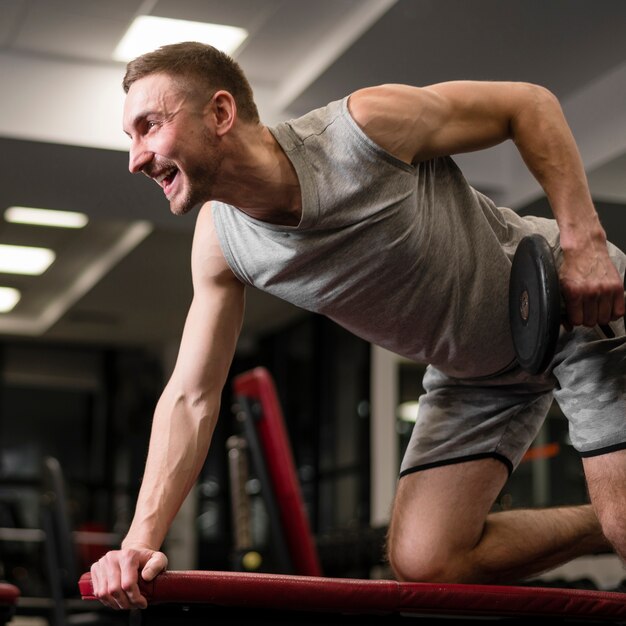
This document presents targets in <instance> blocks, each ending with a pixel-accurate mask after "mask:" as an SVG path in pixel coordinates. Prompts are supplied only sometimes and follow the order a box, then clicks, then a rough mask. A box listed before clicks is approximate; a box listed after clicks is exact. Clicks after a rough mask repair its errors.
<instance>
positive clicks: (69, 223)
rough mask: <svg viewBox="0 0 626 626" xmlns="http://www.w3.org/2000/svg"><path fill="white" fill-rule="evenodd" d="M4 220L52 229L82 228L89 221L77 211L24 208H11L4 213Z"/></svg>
mask: <svg viewBox="0 0 626 626" xmlns="http://www.w3.org/2000/svg"><path fill="white" fill-rule="evenodd" d="M4 219H5V220H6V221H7V222H12V223H13V224H30V225H33V226H51V227H53V228H83V227H84V226H86V225H87V222H88V221H89V219H88V217H87V216H86V215H85V214H84V213H78V212H77V211H53V210H51V209H34V208H31V207H25V206H12V207H9V208H8V209H7V210H6V211H5V212H4Z"/></svg>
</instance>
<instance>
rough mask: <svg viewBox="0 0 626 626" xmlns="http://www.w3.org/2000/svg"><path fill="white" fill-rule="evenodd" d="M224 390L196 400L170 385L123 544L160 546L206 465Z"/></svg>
mask: <svg viewBox="0 0 626 626" xmlns="http://www.w3.org/2000/svg"><path fill="white" fill-rule="evenodd" d="M218 413H219V394H216V397H215V398H213V399H207V398H197V399H195V400H194V399H192V398H189V397H186V396H185V395H184V394H177V393H175V392H174V391H172V390H171V389H168V388H166V390H165V391H164V393H163V395H162V396H161V399H160V400H159V403H158V404H157V407H156V410H155V414H154V420H153V425H152V433H151V437H150V446H149V451H148V457H147V460H146V466H145V471H144V477H143V480H142V484H141V489H140V492H139V497H138V499H137V506H136V510H135V515H134V517H133V521H132V524H131V527H130V529H129V531H128V534H127V535H126V538H125V539H124V541H123V543H122V546H123V547H130V546H134V547H136V546H142V547H149V548H151V549H154V550H157V549H159V548H160V546H161V545H162V543H163V540H164V539H165V536H166V534H167V531H168V529H169V527H170V525H171V523H172V520H173V519H174V517H175V515H176V513H177V512H178V510H179V509H180V506H181V505H182V503H183V501H184V499H185V497H186V496H187V494H188V493H189V491H190V490H191V488H192V486H193V485H194V483H195V481H196V479H197V477H198V474H199V473H200V470H201V469H202V466H203V464H204V461H205V458H206V455H207V452H208V449H209V445H210V443H211V438H212V435H213V430H214V428H215V423H216V421H217V416H218Z"/></svg>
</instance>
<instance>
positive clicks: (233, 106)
mask: <svg viewBox="0 0 626 626" xmlns="http://www.w3.org/2000/svg"><path fill="white" fill-rule="evenodd" d="M207 114H208V115H209V116H210V117H211V118H212V122H213V124H214V125H215V133H216V134H217V135H218V136H220V137H221V136H223V135H225V134H226V133H228V132H229V131H230V129H231V128H232V127H233V125H234V123H235V120H236V119H237V103H236V102H235V98H233V96H232V94H231V93H230V92H228V91H224V90H223V89H220V90H219V91H216V92H215V94H214V95H213V97H212V98H211V101H210V102H209V104H208V105H207Z"/></svg>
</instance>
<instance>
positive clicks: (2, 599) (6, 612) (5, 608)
mask: <svg viewBox="0 0 626 626" xmlns="http://www.w3.org/2000/svg"><path fill="white" fill-rule="evenodd" d="M19 597H20V590H19V589H18V588H17V587H16V586H15V585H10V584H9V583H0V626H4V624H7V623H8V621H9V620H10V619H11V618H12V617H13V614H14V613H15V605H16V604H17V600H18V598H19Z"/></svg>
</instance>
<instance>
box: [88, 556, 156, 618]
mask: <svg viewBox="0 0 626 626" xmlns="http://www.w3.org/2000/svg"><path fill="white" fill-rule="evenodd" d="M166 566H167V558H166V557H165V555H164V554H162V553H160V552H154V551H152V550H135V549H123V550H113V551H111V552H108V553H107V554H106V555H105V556H103V557H102V558H101V559H100V560H99V561H97V562H96V563H94V564H93V565H92V566H91V582H92V587H93V593H94V596H95V597H96V598H98V599H99V600H100V602H102V603H103V604H104V605H106V606H108V607H110V608H112V609H145V608H146V607H147V605H148V602H147V600H146V598H145V597H144V596H143V595H142V593H141V590H140V589H139V584H138V582H139V572H140V571H141V572H142V577H143V578H144V580H152V579H153V578H154V577H155V576H156V575H157V574H158V573H160V572H162V571H163V570H164V569H165V567H166ZM146 568H147V569H148V574H149V575H150V576H151V577H150V578H148V577H146V576H144V575H143V572H144V571H145V570H146Z"/></svg>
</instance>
